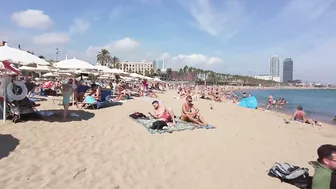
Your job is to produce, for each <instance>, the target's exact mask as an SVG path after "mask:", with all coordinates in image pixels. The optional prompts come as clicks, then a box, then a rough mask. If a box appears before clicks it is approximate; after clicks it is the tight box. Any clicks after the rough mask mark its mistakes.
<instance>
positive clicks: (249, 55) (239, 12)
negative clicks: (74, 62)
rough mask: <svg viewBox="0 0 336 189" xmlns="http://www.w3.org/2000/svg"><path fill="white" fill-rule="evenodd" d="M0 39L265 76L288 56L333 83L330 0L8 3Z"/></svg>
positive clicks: (82, 55)
mask: <svg viewBox="0 0 336 189" xmlns="http://www.w3.org/2000/svg"><path fill="white" fill-rule="evenodd" d="M0 16H1V18H2V19H1V20H0V24H1V27H0V40H6V41H8V43H9V45H11V46H17V45H18V44H20V45H21V47H22V48H23V49H27V50H32V51H34V52H35V53H36V54H42V55H44V56H46V57H47V58H50V59H55V58H56V55H55V49H56V48H57V47H58V48H59V49H60V59H64V57H65V54H67V55H68V57H76V58H78V59H83V60H86V61H89V62H91V63H93V64H94V63H95V62H96V61H95V56H96V54H97V52H98V51H99V50H100V49H101V48H108V49H109V50H110V52H111V54H112V55H115V56H118V57H120V59H121V60H129V61H140V60H154V59H159V58H164V59H165V62H166V63H167V66H168V67H172V68H178V67H182V66H184V65H185V64H187V65H190V66H195V67H200V68H203V69H210V70H215V71H218V72H223V73H231V74H243V75H254V74H265V73H268V71H269V63H268V62H269V58H270V57H271V56H272V55H278V56H280V58H281V59H282V60H283V59H285V58H287V57H291V58H292V59H293V60H294V77H295V78H296V79H303V80H306V81H320V82H328V81H330V82H336V77H335V76H334V75H335V74H334V72H335V69H336V61H335V60H336V53H335V51H336V22H335V21H334V20H335V18H336V0H291V1H289V0H272V1H266V0H253V1H247V0H169V1H168V0H114V1H107V0H102V1H99V2H94V1H87V2H84V1H79V0H71V1H69V0H68V1H65V0H58V1H55V0H50V1H41V0H35V1H23V0H13V1H7V2H6V6H1V7H0Z"/></svg>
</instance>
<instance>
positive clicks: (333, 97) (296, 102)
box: [240, 89, 336, 124]
mask: <svg viewBox="0 0 336 189" xmlns="http://www.w3.org/2000/svg"><path fill="white" fill-rule="evenodd" d="M241 92H244V91H241ZM246 92H249V93H251V94H252V95H253V96H255V97H256V98H257V100H258V103H259V107H263V108H264V107H266V105H267V103H268V96H269V95H272V96H273V98H274V99H275V100H278V99H279V98H284V99H285V100H286V101H288V104H286V105H285V106H284V107H283V108H279V107H273V108H272V110H275V111H279V112H283V113H287V114H293V113H294V111H295V110H296V108H297V107H298V106H302V107H303V110H304V111H305V112H306V117H307V118H309V119H314V120H318V121H323V122H327V123H331V124H336V123H335V122H333V119H334V117H335V116H336V90H328V89H259V90H258V89H256V90H254V89H252V90H247V91H246ZM240 95H241V94H240Z"/></svg>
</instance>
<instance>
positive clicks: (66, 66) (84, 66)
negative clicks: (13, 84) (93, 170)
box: [0, 46, 160, 81]
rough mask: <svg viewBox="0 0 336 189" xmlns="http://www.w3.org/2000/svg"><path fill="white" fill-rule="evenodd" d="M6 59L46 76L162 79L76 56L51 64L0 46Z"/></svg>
mask: <svg viewBox="0 0 336 189" xmlns="http://www.w3.org/2000/svg"><path fill="white" fill-rule="evenodd" d="M5 60H10V62H11V63H13V64H16V65H18V66H19V67H18V71H32V72H48V73H46V74H44V75H43V76H44V77H51V76H57V75H58V74H59V73H89V74H97V75H101V76H102V77H106V78H108V77H109V76H112V75H115V74H118V75H121V76H122V77H123V78H125V79H131V78H137V79H148V80H156V81H160V80H159V79H158V78H151V77H147V76H143V75H140V74H137V73H127V72H124V71H123V70H119V69H115V68H114V69H111V68H108V67H106V66H101V65H96V66H94V65H92V64H90V63H88V62H85V61H82V60H78V59H76V58H72V59H66V60H62V61H60V62H57V63H56V64H55V65H54V66H51V65H50V63H49V62H47V61H45V60H44V59H41V58H39V57H37V56H35V55H34V54H31V53H28V52H26V51H22V50H20V49H16V48H12V47H9V46H0V62H2V61H5ZM31 65H34V66H31ZM0 69H1V67H0ZM2 70H4V67H2Z"/></svg>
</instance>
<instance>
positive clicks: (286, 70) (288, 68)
mask: <svg viewBox="0 0 336 189" xmlns="http://www.w3.org/2000/svg"><path fill="white" fill-rule="evenodd" d="M293 67H294V62H293V60H292V59H291V58H286V59H285V60H284V61H283V72H282V73H283V74H282V82H284V83H287V82H291V81H293V72H294V69H293Z"/></svg>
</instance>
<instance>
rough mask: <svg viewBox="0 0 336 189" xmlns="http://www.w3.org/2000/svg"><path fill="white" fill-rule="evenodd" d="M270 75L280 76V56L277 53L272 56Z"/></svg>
mask: <svg viewBox="0 0 336 189" xmlns="http://www.w3.org/2000/svg"><path fill="white" fill-rule="evenodd" d="M270 76H272V77H280V58H279V57H278V56H276V55H275V56H272V57H271V58H270Z"/></svg>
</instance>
